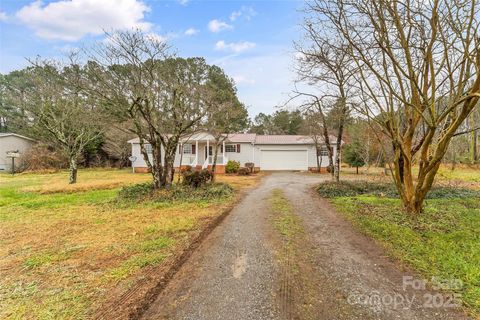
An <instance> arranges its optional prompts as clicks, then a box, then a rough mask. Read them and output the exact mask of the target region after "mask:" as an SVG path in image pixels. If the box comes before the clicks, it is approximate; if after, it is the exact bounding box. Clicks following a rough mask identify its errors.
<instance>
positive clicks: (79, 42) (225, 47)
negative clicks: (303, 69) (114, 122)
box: [0, 0, 302, 116]
mask: <svg viewBox="0 0 480 320" xmlns="http://www.w3.org/2000/svg"><path fill="white" fill-rule="evenodd" d="M301 6H302V1H295V0H291V1H266V0H264V1H194V0H189V1H187V0H171V1H160V0H61V1H59V0H56V1H32V0H28V1H18V0H0V72H2V73H7V72H9V71H12V70H14V69H19V68H22V67H24V66H26V65H27V64H28V63H27V62H26V60H25V58H26V57H35V56H36V55H40V56H42V57H45V58H46V57H61V56H62V55H63V54H64V53H65V52H67V51H68V50H71V49H72V48H77V47H81V46H88V45H89V44H91V43H92V42H94V41H98V40H101V39H102V38H103V36H102V30H105V29H106V30H112V29H131V28H137V27H139V28H142V29H143V30H145V32H148V33H152V34H154V35H156V36H159V37H162V38H165V39H166V40H167V41H168V42H169V43H170V44H171V45H173V46H174V47H175V48H176V49H177V51H178V54H179V55H180V56H185V57H187V56H203V57H205V58H206V59H207V61H208V62H209V63H211V64H216V65H218V66H220V67H222V68H224V69H225V71H226V72H227V73H228V75H230V76H231V77H233V78H234V79H235V81H236V83H237V88H238V91H239V97H240V99H241V101H242V102H244V103H245V104H246V105H247V106H248V108H249V113H250V115H251V116H254V115H255V114H257V113H259V112H266V113H271V112H273V111H274V110H275V108H274V107H275V106H276V105H281V104H283V103H284V102H285V100H286V99H287V95H288V93H289V92H290V91H291V90H292V87H293V80H294V79H295V74H294V72H293V71H292V66H293V58H292V57H293V49H292V42H293V41H294V40H298V39H300V36H301V33H300V29H299V24H300V22H301V18H302V17H301V13H299V12H298V9H301Z"/></svg>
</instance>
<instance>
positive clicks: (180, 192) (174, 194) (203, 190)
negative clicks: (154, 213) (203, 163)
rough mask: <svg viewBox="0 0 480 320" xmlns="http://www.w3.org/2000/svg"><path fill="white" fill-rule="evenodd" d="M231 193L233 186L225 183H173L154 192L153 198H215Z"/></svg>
mask: <svg viewBox="0 0 480 320" xmlns="http://www.w3.org/2000/svg"><path fill="white" fill-rule="evenodd" d="M232 194H233V188H232V187H230V186H229V185H228V184H225V183H209V184H206V185H203V186H201V187H198V188H192V187H189V186H186V185H174V186H172V187H171V188H168V189H163V190H159V191H158V192H156V193H155V194H154V195H153V200H154V201H158V202H169V201H187V202H188V201H198V200H216V199H223V198H225V197H228V196H231V195H232Z"/></svg>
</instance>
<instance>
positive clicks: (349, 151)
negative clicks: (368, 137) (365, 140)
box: [344, 139, 365, 174]
mask: <svg viewBox="0 0 480 320" xmlns="http://www.w3.org/2000/svg"><path fill="white" fill-rule="evenodd" d="M344 156H345V157H344V160H345V162H346V163H348V164H349V165H350V166H352V167H355V168H357V174H358V168H359V167H363V166H364V165H365V160H364V159H363V146H362V143H361V142H360V141H359V140H357V139H355V140H353V141H352V143H349V144H347V146H346V147H345V155H344Z"/></svg>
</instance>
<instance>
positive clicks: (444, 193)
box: [317, 181, 480, 199]
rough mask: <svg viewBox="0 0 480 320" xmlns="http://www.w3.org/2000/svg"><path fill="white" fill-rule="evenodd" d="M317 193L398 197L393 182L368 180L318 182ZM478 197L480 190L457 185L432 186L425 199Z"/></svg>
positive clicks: (325, 194) (331, 196) (333, 196)
mask: <svg viewBox="0 0 480 320" xmlns="http://www.w3.org/2000/svg"><path fill="white" fill-rule="evenodd" d="M317 191H318V193H319V194H320V195H321V196H322V197H325V198H335V197H355V196H360V195H373V196H381V197H388V198H399V195H398V192H397V188H396V187H395V185H394V184H393V183H383V182H369V181H340V182H333V181H328V182H324V183H322V184H320V185H319V186H318V188H317ZM471 197H480V191H476V190H472V189H462V188H458V187H443V186H442V187H433V188H432V189H431V190H430V192H429V193H428V194H427V199H441V198H471Z"/></svg>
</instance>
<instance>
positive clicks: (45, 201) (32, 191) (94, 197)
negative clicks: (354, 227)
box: [0, 169, 260, 319]
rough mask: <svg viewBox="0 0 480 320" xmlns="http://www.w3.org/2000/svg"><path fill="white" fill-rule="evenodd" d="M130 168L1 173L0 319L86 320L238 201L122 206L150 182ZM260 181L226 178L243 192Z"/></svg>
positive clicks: (143, 175)
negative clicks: (131, 191)
mask: <svg viewBox="0 0 480 320" xmlns="http://www.w3.org/2000/svg"><path fill="white" fill-rule="evenodd" d="M150 177H151V176H150V175H149V174H132V173H131V171H130V170H105V169H96V170H80V171H79V176H78V180H79V182H78V183H77V184H75V185H68V183H67V182H68V173H67V172H59V173H52V174H33V173H25V174H18V175H16V176H14V177H12V176H10V175H8V174H0V272H1V277H0V318H9V319H25V318H27V319H28V318H30V319H82V318H87V317H89V316H91V315H92V313H93V312H94V311H95V310H96V309H97V308H99V306H101V304H102V302H104V301H105V300H107V299H109V298H111V297H110V295H111V292H112V291H115V292H122V290H123V291H124V290H127V289H128V288H129V287H131V286H133V285H134V284H135V282H136V281H137V279H139V278H141V276H142V272H143V271H144V270H147V269H148V268H149V267H151V266H155V265H159V264H162V263H168V262H169V261H171V260H172V259H173V258H172V257H173V254H175V253H178V251H181V250H182V249H183V248H185V247H186V246H187V245H188V244H189V241H190V240H191V239H192V237H193V236H194V235H195V234H198V233H199V232H200V230H202V229H203V228H204V227H205V226H206V225H207V224H208V222H209V221H211V220H212V219H213V218H215V217H217V216H219V215H220V214H221V213H222V212H223V211H224V210H225V209H226V208H227V207H228V206H229V205H231V203H232V200H233V198H234V197H235V196H231V197H229V198H225V199H219V200H218V199H217V200H198V201H194V202H168V203H166V202H152V201H147V202H141V203H131V204H120V203H118V202H116V201H115V199H116V197H117V193H118V191H119V189H120V188H121V187H122V186H126V185H130V184H134V183H140V182H146V181H149V180H150ZM259 177H260V176H259V175H256V176H252V177H239V176H218V179H217V180H218V181H220V182H226V183H229V184H231V185H232V186H233V187H234V188H235V189H236V190H240V189H242V188H245V187H249V186H253V185H255V184H256V183H257V182H258V181H259Z"/></svg>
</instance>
